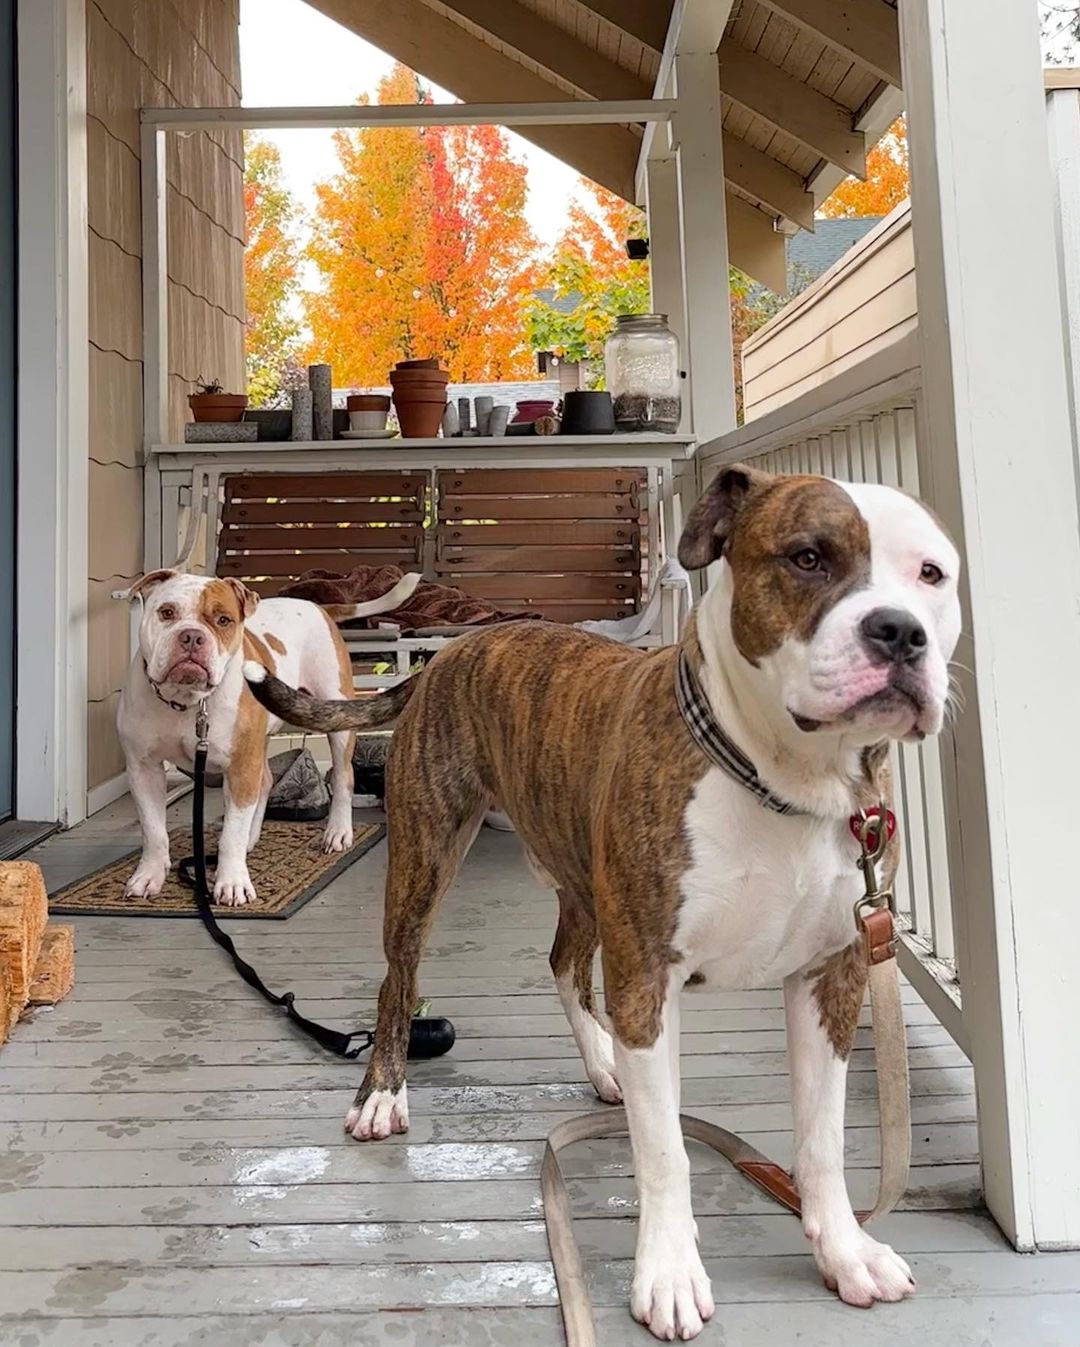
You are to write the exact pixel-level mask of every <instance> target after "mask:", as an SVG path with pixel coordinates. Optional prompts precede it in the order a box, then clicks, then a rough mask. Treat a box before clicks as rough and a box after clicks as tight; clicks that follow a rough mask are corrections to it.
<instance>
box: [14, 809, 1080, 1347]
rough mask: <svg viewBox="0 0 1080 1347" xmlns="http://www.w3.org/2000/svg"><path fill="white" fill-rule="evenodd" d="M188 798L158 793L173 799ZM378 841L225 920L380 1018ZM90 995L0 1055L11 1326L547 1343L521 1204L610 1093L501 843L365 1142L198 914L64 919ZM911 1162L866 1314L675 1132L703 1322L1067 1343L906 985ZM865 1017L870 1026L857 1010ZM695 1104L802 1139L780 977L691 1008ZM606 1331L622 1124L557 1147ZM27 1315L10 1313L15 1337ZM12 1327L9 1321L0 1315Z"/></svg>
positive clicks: (1067, 1288) (60, 843)
mask: <svg viewBox="0 0 1080 1347" xmlns="http://www.w3.org/2000/svg"><path fill="white" fill-rule="evenodd" d="M182 813H183V810H182V809H174V810H173V815H174V817H176V818H178V819H179V817H181V816H182ZM131 844H132V835H131V826H130V819H129V818H128V817H127V816H126V815H125V813H124V810H123V808H122V807H119V806H118V807H115V808H113V809H111V810H110V811H108V812H107V813H106V815H105V817H104V818H99V819H95V820H94V821H93V822H92V823H91V824H90V825H88V826H87V827H86V828H85V829H82V830H76V831H75V832H74V833H71V834H67V835H63V836H58V837H56V838H54V839H51V841H50V842H49V843H48V844H47V845H46V847H44V848H43V849H42V850H41V852H40V853H39V854H41V855H42V856H43V857H44V858H45V859H46V860H47V863H48V864H47V872H48V873H49V874H50V876H53V877H55V876H58V875H59V876H62V877H73V876H74V875H77V874H79V873H81V872H82V871H83V870H84V869H86V868H89V867H90V866H91V865H99V864H102V863H103V862H104V861H105V860H107V859H108V858H109V856H111V855H117V854H121V853H122V852H123V851H125V850H126V849H128V848H129V847H130V846H131ZM382 859H383V858H382V851H381V849H377V850H376V851H375V852H373V853H372V854H371V855H370V856H368V857H366V858H364V859H363V860H361V861H360V862H358V863H357V864H356V865H355V866H354V867H353V868H352V869H351V870H350V871H349V872H348V873H347V874H346V875H345V876H343V877H342V879H340V880H338V881H337V882H336V883H335V884H333V885H331V886H330V887H329V888H328V889H327V890H326V891H325V892H324V894H322V895H321V896H320V897H319V898H318V899H317V900H316V901H315V902H314V903H312V904H310V905H309V906H308V907H307V908H305V909H304V910H303V911H301V912H300V913H298V914H297V915H296V916H294V917H293V918H291V919H290V920H289V921H288V922H287V923H251V922H245V923H236V924H235V925H234V926H233V927H232V929H233V932H234V934H235V935H236V938H237V940H238V941H239V943H240V944H241V945H242V947H243V949H244V950H245V952H247V953H249V954H250V955H251V957H252V958H253V959H254V960H255V961H256V962H257V963H258V964H259V966H260V970H261V971H263V972H264V973H265V974H266V975H267V976H268V980H269V981H271V982H272V983H277V984H280V985H286V982H287V985H290V986H292V987H293V988H294V990H296V991H297V992H298V994H300V995H301V996H303V997H304V998H305V999H306V1000H307V1002H308V1003H309V1006H310V1009H311V1010H312V1012H313V1013H315V1014H316V1015H318V1016H322V1017H325V1018H326V1019H328V1020H330V1021H332V1022H335V1023H338V1024H340V1025H341V1026H342V1027H350V1026H353V1025H355V1024H357V1023H363V1022H364V1021H365V1020H370V1018H371V1016H372V1014H373V1011H374V1002H373V998H374V995H375V992H376V990H377V986H378V980H379V977H380V975H381V970H382V964H381V959H380V956H379V947H380V924H381V897H380V888H381V869H382ZM76 926H77V930H78V937H77V939H78V974H79V978H78V985H77V988H76V991H75V994H74V996H73V997H72V998H71V999H70V1000H69V1001H67V1002H65V1003H63V1004H62V1005H61V1006H59V1007H57V1008H56V1009H55V1010H53V1011H51V1012H43V1013H39V1014H38V1015H37V1016H36V1017H35V1019H34V1021H33V1022H32V1023H25V1024H22V1025H20V1026H19V1028H18V1030H17V1031H16V1033H15V1036H14V1038H13V1039H12V1041H11V1043H10V1044H9V1045H8V1046H7V1047H6V1048H5V1049H4V1051H3V1052H2V1053H0V1316H4V1315H6V1316H10V1317H9V1318H8V1319H7V1320H6V1321H5V1320H4V1319H3V1318H2V1317H0V1341H2V1342H7V1341H8V1340H12V1341H13V1342H14V1341H17V1342H18V1343H19V1345H20V1347H37V1345H38V1344H41V1347H46V1345H48V1347H68V1345H69V1344H71V1345H74V1344H78V1347H97V1345H98V1344H101V1347H106V1345H107V1347H136V1344H137V1345H138V1347H150V1344H153V1345H154V1347H171V1345H172V1344H176V1345H177V1347H179V1344H192V1343H195V1342H204V1343H213V1344H214V1347H255V1344H260V1345H261V1344H266V1345H267V1347H275V1345H276V1344H282V1345H284V1344H289V1347H293V1345H294V1344H298V1343H311V1344H316V1343H317V1344H318V1347H337V1345H338V1344H341V1347H344V1344H346V1343H348V1345H349V1347H355V1344H357V1343H362V1344H364V1347H368V1344H371V1347H382V1344H386V1347H410V1344H415V1345H416V1347H420V1345H421V1344H422V1345H423V1347H429V1345H430V1344H432V1343H435V1342H439V1343H446V1344H449V1345H450V1347H453V1345H454V1344H460V1347H481V1345H482V1344H489V1347H493V1345H494V1344H498V1345H499V1347H503V1345H504V1344H506V1343H511V1342H512V1343H513V1344H514V1347H557V1344H559V1343H561V1341H562V1339H561V1333H560V1329H559V1323H558V1318H557V1314H556V1311H555V1309H554V1304H555V1299H554V1288H553V1283H552V1278H551V1270H550V1266H549V1264H548V1262H547V1255H546V1243H545V1238H544V1231H543V1225H542V1222H541V1220H540V1206H539V1192H538V1185H537V1173H538V1167H539V1159H540V1155H541V1150H542V1140H543V1138H544V1136H545V1135H546V1133H547V1131H548V1130H549V1129H550V1127H551V1126H552V1125H554V1123H555V1122H556V1121H558V1120H559V1118H561V1117H565V1116H566V1114H568V1113H574V1112H578V1111H581V1110H583V1109H588V1110H596V1111H597V1112H601V1111H603V1106H601V1105H599V1104H598V1103H597V1102H596V1101H595V1098H594V1096H593V1095H592V1092H591V1090H590V1088H589V1087H588V1086H587V1085H586V1084H585V1083H584V1081H583V1078H582V1073H581V1067H580V1064H579V1063H578V1061H577V1058H576V1055H575V1054H574V1051H573V1046H572V1042H571V1039H570V1037H569V1035H568V1032H567V1027H566V1023H565V1020H564V1019H563V1017H562V1013H561V1011H560V1009H559V1006H558V1002H557V999H556V997H555V995H554V992H553V988H552V986H551V980H550V974H549V973H548V970H547V949H548V945H549V943H550V938H551V933H552V928H553V926H554V910H553V906H552V902H551V899H550V895H547V894H544V893H543V892H541V891H540V890H538V889H537V888H536V887H535V886H534V884H533V882H532V880H531V877H530V876H529V874H528V871H527V870H526V868H525V866H524V865H523V864H522V863H521V861H520V859H519V856H518V851H517V845H516V843H515V841H514V839H513V838H508V837H506V836H501V835H497V834H491V833H487V832H484V833H482V834H481V837H480V839H479V841H478V843H477V846H476V848H475V850H474V854H473V855H472V856H471V857H470V859H469V862H468V864H467V866H466V869H465V871H464V873H463V875H462V878H461V880H460V882H459V884H458V885H457V887H456V889H455V891H454V892H452V893H451V894H450V895H449V897H448V899H447V902H446V904H445V909H444V911H443V913H442V914H441V916H440V920H439V923H438V925H437V928H436V931H435V934H434V937H433V943H432V949H431V951H430V953H429V958H428V960H427V961H426V962H425V965H424V969H423V973H422V986H423V990H424V992H425V994H426V995H430V996H432V997H433V998H435V1000H436V1009H437V1011H438V1013H443V1014H447V1015H449V1016H450V1017H451V1018H452V1019H454V1021H455V1023H456V1025H457V1028H458V1032H459V1040H458V1044H457V1046H456V1048H455V1050H454V1052H453V1053H452V1054H451V1055H450V1056H449V1057H447V1058H444V1059H442V1060H441V1061H438V1062H431V1063H418V1064H416V1065H415V1066H414V1068H413V1069H412V1071H411V1082H412V1083H411V1088H410V1104H411V1114H412V1123H413V1126H412V1130H411V1131H410V1133H409V1135H408V1136H407V1137H404V1138H396V1139H394V1140H393V1141H391V1142H388V1143H384V1144H381V1145H378V1146H364V1147H361V1146H358V1145H356V1144H355V1143H353V1142H351V1141H349V1140H348V1139H347V1138H346V1137H345V1136H344V1134H343V1132H342V1130H341V1120H342V1117H343V1114H344V1111H345V1108H346V1107H347V1105H348V1103H349V1100H350V1098H351V1096H352V1093H353V1091H354V1089H355V1086H356V1083H357V1081H358V1079H359V1074H360V1071H359V1068H358V1067H357V1066H356V1065H355V1064H339V1063H337V1062H334V1061H332V1060H329V1059H327V1058H326V1057H324V1056H323V1055H321V1054H320V1053H319V1052H318V1051H317V1050H316V1049H314V1048H312V1047H309V1046H308V1044H307V1043H306V1042H304V1041H303V1040H302V1039H300V1038H298V1037H296V1036H295V1035H294V1034H293V1033H292V1032H291V1031H290V1030H289V1029H288V1028H287V1026H286V1025H284V1024H283V1023H282V1021H281V1019H280V1018H279V1016H278V1015H276V1014H275V1013H274V1012H273V1011H272V1010H270V1009H269V1008H267V1007H264V1006H262V1005H260V1004H259V1003H258V1002H256V1001H255V1000H254V999H253V998H252V995H251V993H250V992H249V991H248V989H247V988H245V987H243V986H242V985H241V984H240V983H239V982H238V981H236V980H235V979H234V978H233V976H232V974H231V972H230V970H229V969H228V967H227V966H226V965H225V964H224V963H223V962H222V958H221V956H220V954H219V952H218V951H216V950H215V949H214V948H213V947H212V946H211V945H210V944H209V943H208V941H207V938H206V936H205V933H204V932H203V931H202V930H201V927H199V926H198V924H197V923H195V922H191V921H183V920H160V921H159V920H132V921H120V920H115V919H101V918H84V919H79V920H77V921H76ZM905 1012H906V1017H907V1019H908V1022H909V1026H910V1044H911V1063H912V1068H913V1070H912V1081H913V1117H914V1122H915V1135H914V1139H913V1140H914V1156H915V1168H914V1170H913V1173H912V1185H911V1189H910V1192H909V1194H908V1197H907V1199H906V1201H905V1203H904V1207H903V1209H902V1210H900V1211H897V1212H895V1213H893V1214H892V1215H891V1216H889V1217H888V1218H886V1220H885V1221H883V1222H882V1223H881V1227H880V1233H881V1235H882V1237H883V1238H886V1239H889V1240H890V1241H891V1242H893V1243H894V1244H895V1245H896V1246H897V1247H898V1248H899V1249H900V1250H901V1251H902V1252H904V1254H905V1255H906V1256H908V1257H909V1259H910V1261H911V1263H912V1266H913V1268H914V1270H915V1274H916V1276H917V1277H918V1278H919V1280H920V1295H919V1298H917V1299H916V1300H915V1301H913V1302H911V1303H909V1304H905V1305H902V1306H879V1307H878V1308H877V1309H876V1310H875V1311H874V1312H873V1313H872V1314H869V1315H863V1314H861V1313H859V1312H857V1311H854V1310H848V1309H846V1308H845V1307H843V1306H841V1305H839V1304H838V1303H837V1302H836V1301H835V1300H834V1298H833V1297H831V1296H830V1295H829V1294H828V1293H827V1292H826V1291H825V1290H824V1288H823V1287H822V1286H821V1285H820V1282H819V1281H818V1278H817V1276H816V1274H815V1272H814V1270H813V1267H812V1264H811V1261H810V1259H809V1258H808V1257H807V1255H806V1246H805V1240H804V1239H803V1236H802V1233H801V1230H800V1227H799V1224H798V1222H797V1221H796V1220H795V1219H794V1218H792V1217H789V1216H787V1215H786V1214H784V1213H782V1212H780V1211H779V1210H778V1209H777V1208H776V1207H775V1206H774V1205H773V1204H772V1203H771V1202H770V1201H769V1200H768V1199H767V1198H766V1197H765V1196H764V1195H763V1194H761V1193H759V1192H758V1191H757V1190H756V1189H754V1188H752V1187H750V1186H749V1185H747V1184H745V1183H744V1182H743V1181H742V1180H740V1179H739V1178H737V1177H736V1176H735V1175H734V1174H733V1173H732V1172H731V1171H730V1170H728V1169H727V1168H726V1166H725V1165H724V1164H723V1162H722V1161H720V1160H719V1159H718V1158H717V1157H715V1156H713V1155H712V1154H711V1153H709V1152H707V1151H705V1150H703V1149H702V1148H699V1147H693V1148H692V1159H693V1167H694V1174H695V1177H694V1188H695V1199H696V1205H697V1211H698V1215H699V1227H700V1231H701V1239H702V1249H703V1253H704V1256H705V1258H706V1261H707V1263H708V1264H709V1265H710V1268H711V1271H712V1273H713V1277H714V1289H715V1292H716V1298H717V1302H718V1306H719V1307H720V1308H719V1309H718V1318H717V1322H716V1323H715V1324H714V1325H713V1326H711V1327H710V1328H709V1329H707V1330H706V1333H705V1335H704V1336H703V1338H702V1339H701V1342H702V1345H703V1347H708V1344H709V1343H710V1342H715V1343H717V1344H719V1343H722V1342H728V1343H737V1344H738V1347H778V1344H786V1343H789V1342H794V1341H805V1342H807V1343H817V1342H829V1343H830V1347H856V1345H857V1347H878V1344H881V1347H884V1344H889V1345H890V1347H891V1344H893V1343H895V1342H906V1341H916V1340H918V1341H920V1342H921V1343H923V1344H924V1345H925V1347H945V1344H948V1347H976V1344H979V1347H981V1344H983V1343H986V1342H989V1341H993V1343H994V1344H995V1347H1013V1344H1015V1345H1016V1347H1020V1344H1023V1345H1024V1347H1051V1344H1052V1345H1053V1347H1064V1345H1065V1344H1071V1343H1073V1342H1080V1259H1078V1258H1076V1257H1073V1256H1070V1255H1053V1256H1049V1255H1045V1256H1040V1257H1038V1258H1020V1257H1019V1256H1017V1255H1015V1254H1013V1253H1012V1252H1011V1251H1010V1250H1009V1249H1008V1247H1007V1245H1006V1244H1005V1242H1004V1240H1003V1239H1002V1237H1001V1235H1000V1233H999V1232H998V1230H997V1229H996V1227H995V1226H994V1225H993V1223H992V1222H991V1221H990V1220H989V1218H988V1217H987V1216H986V1215H985V1214H984V1213H983V1212H982V1211H981V1209H980V1206H979V1185H978V1169H977V1157H976V1143H977V1135H976V1130H975V1126H974V1120H975V1101H974V1095H973V1088H972V1080H971V1072H970V1069H969V1067H968V1066H967V1064H966V1063H965V1062H964V1060H963V1058H962V1057H961V1056H960V1054H959V1053H958V1052H957V1050H956V1049H955V1047H954V1046H953V1045H952V1043H951V1040H950V1039H949V1038H948V1037H947V1035H945V1034H944V1033H943V1031H942V1030H941V1029H940V1027H939V1026H938V1025H937V1024H936V1022H935V1021H934V1019H933V1016H932V1015H931V1014H930V1013H929V1011H928V1010H927V1008H926V1007H925V1006H924V1005H923V1004H922V1003H921V1002H919V1001H918V1000H917V998H916V997H915V995H914V993H913V992H912V991H911V989H905ZM867 1022H868V1021H867V1017H866V1016H865V1015H864V1017H863V1024H864V1026H865V1024H866V1023H867ZM683 1023H684V1043H683V1048H684V1068H685V1072H684V1074H685V1079H686V1086H685V1092H684V1099H685V1103H686V1104H687V1106H688V1107H690V1108H693V1109H695V1110H698V1111H700V1112H702V1113H703V1114H704V1115H705V1116H706V1117H708V1118H710V1119H711V1120H713V1121H715V1122H718V1123H720V1124H721V1125H723V1126H727V1127H730V1128H734V1129H736V1130H739V1131H741V1132H744V1133H746V1134H747V1135H748V1136H749V1137H750V1139H751V1140H752V1141H753V1142H754V1143H755V1144H757V1145H758V1146H760V1147H761V1148H762V1149H763V1150H765V1151H767V1152H768V1153H770V1154H771V1155H773V1156H775V1157H776V1158H777V1159H779V1160H780V1161H781V1162H787V1160H788V1159H789V1158H790V1153H791V1134H790V1110H789V1108H788V1103H787V1092H788V1080H787V1061H786V1056H785V1052H784V1036H783V1011H782V1002H781V997H780V994H779V992H778V991H777V990H776V989H771V990H770V989H766V990H764V991H747V992H728V993H721V992H715V991H708V992H705V993H704V994H695V995H688V996H687V997H686V998H685V1003H684V1014H683ZM869 1046H870V1044H869V1036H868V1033H867V1031H866V1029H865V1028H864V1029H863V1030H862V1031H860V1037H859V1041H858V1044H857V1050H856V1053H855V1057H854V1060H853V1070H852V1075H851V1082H850V1089H849V1108H848V1131H847V1137H846V1143H847V1152H848V1163H849V1170H850V1172H849V1184H850V1187H851V1190H852V1193H853V1196H854V1197H855V1199H856V1201H857V1202H858V1201H865V1200H866V1198H867V1197H868V1196H869V1194H870V1190H871V1188H872V1187H873V1184H874V1180H875V1175H874V1172H873V1165H874V1163H875V1160H876V1156H877V1152H878V1138H877V1130H876V1101H875V1097H874V1079H873V1073H872V1062H871V1060H870V1053H869ZM567 1170H568V1173H569V1175H570V1176H571V1177H570V1185H571V1189H572V1192H573V1195H574V1201H575V1210H576V1211H577V1212H578V1213H579V1227H578V1234H579V1238H580V1240H581V1243H582V1247H583V1250H584V1252H585V1256H586V1259H587V1261H588V1264H589V1268H590V1275H591V1279H592V1285H593V1293H594V1298H595V1300H596V1303H597V1318H598V1326H599V1333H600V1341H601V1343H602V1344H604V1347H633V1345H634V1344H635V1343H640V1344H641V1347H645V1344H646V1343H647V1342H649V1341H651V1339H649V1338H648V1337H647V1336H646V1335H645V1334H644V1332H643V1331H642V1330H638V1329H637V1328H635V1326H634V1325H633V1324H632V1322H631V1321H630V1319H629V1317H628V1315H627V1313H626V1310H625V1308H624V1305H625V1300H626V1288H627V1281H628V1277H629V1274H630V1263H629V1259H630V1258H631V1256H632V1253H633V1246H634V1238H635V1226H634V1221H633V1213H634V1210H635V1198H634V1192H633V1185H632V1181H631V1179H630V1177H629V1174H630V1166H629V1151H628V1147H627V1145H626V1143H625V1141H622V1140H609V1141H601V1142H593V1143H589V1144H587V1145H584V1146H582V1147H580V1148H578V1149H577V1150H576V1151H575V1152H573V1153H571V1155H570V1156H568V1157H567ZM16 1326H17V1327H16ZM9 1328H14V1329H15V1332H14V1333H12V1332H9V1331H8V1330H9Z"/></svg>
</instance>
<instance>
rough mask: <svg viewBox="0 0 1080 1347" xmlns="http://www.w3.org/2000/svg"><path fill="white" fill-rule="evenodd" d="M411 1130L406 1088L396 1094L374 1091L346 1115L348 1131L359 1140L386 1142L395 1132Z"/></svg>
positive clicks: (346, 1129) (403, 1086)
mask: <svg viewBox="0 0 1080 1347" xmlns="http://www.w3.org/2000/svg"><path fill="white" fill-rule="evenodd" d="M408 1130H409V1100H408V1095H407V1087H406V1086H405V1085H402V1087H401V1089H400V1090H398V1091H397V1092H396V1093H391V1091H390V1090H374V1091H372V1093H371V1094H369V1095H368V1097H367V1098H366V1099H365V1100H364V1102H363V1103H362V1104H354V1105H353V1106H352V1108H351V1109H349V1111H348V1113H347V1114H346V1115H345V1131H346V1132H348V1133H349V1135H350V1136H351V1137H353V1138H354V1139H355V1140H356V1141H384V1140H385V1139H386V1138H387V1137H388V1136H390V1135H391V1134H392V1133H394V1132H407V1131H408Z"/></svg>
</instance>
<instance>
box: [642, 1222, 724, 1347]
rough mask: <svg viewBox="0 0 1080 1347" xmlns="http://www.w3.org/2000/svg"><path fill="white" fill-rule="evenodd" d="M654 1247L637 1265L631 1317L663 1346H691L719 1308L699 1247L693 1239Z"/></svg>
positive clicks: (661, 1242) (657, 1243) (656, 1243)
mask: <svg viewBox="0 0 1080 1347" xmlns="http://www.w3.org/2000/svg"><path fill="white" fill-rule="evenodd" d="M658 1233H659V1232H658ZM650 1245H651V1247H650V1250H649V1252H647V1253H643V1252H641V1251H640V1250H639V1252H638V1256H637V1259H636V1261H635V1263H634V1283H633V1287H632V1289H631V1292H630V1313H631V1314H632V1315H633V1316H634V1318H635V1319H636V1320H637V1321H638V1323H639V1324H644V1325H645V1327H646V1328H647V1329H648V1330H649V1332H650V1333H651V1334H652V1335H653V1337H654V1338H659V1339H660V1341H661V1342H674V1341H676V1340H678V1341H680V1342H689V1341H690V1339H691V1338H696V1337H697V1335H698V1334H699V1333H700V1332H701V1329H702V1326H703V1324H704V1323H705V1321H706V1320H707V1319H711V1318H712V1315H713V1311H714V1310H715V1308H716V1306H715V1304H714V1302H713V1296H712V1287H711V1286H710V1284H709V1278H708V1274H707V1273H706V1271H705V1269H704V1267H703V1266H702V1263H701V1258H700V1256H699V1255H698V1251H697V1246H696V1245H695V1244H694V1242H693V1241H692V1240H691V1239H689V1238H683V1239H678V1238H665V1239H656V1240H654V1241H650Z"/></svg>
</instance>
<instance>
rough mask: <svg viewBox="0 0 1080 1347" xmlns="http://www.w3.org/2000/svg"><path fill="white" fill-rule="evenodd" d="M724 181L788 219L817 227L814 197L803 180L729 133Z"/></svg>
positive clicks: (725, 134) (725, 151) (726, 132)
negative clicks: (815, 224)
mask: <svg viewBox="0 0 1080 1347" xmlns="http://www.w3.org/2000/svg"><path fill="white" fill-rule="evenodd" d="M724 178H725V180H726V181H727V182H728V183H729V184H730V185H731V186H733V187H738V188H739V189H740V191H743V192H745V193H746V194H747V196H752V197H753V198H754V200H755V201H760V202H761V204H762V205H763V206H767V207H768V208H769V210H771V211H773V212H775V214H777V215H779V216H782V217H783V218H784V219H785V220H791V221H792V222H793V223H794V224H797V225H801V227H802V228H803V229H811V230H812V229H813V228H814V206H815V201H814V194H813V192H808V191H807V190H806V184H805V183H804V182H803V180H802V178H800V177H799V175H798V174H797V173H793V172H792V171H791V169H790V168H785V167H784V165H783V164H781V163H780V162H779V160H777V159H770V158H769V156H768V155H767V154H762V152H761V151H760V150H755V149H754V147H753V146H752V145H750V144H748V143H747V142H746V141H745V140H740V139H739V137H738V136H733V135H732V134H731V133H730V132H729V131H725V132H724Z"/></svg>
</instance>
